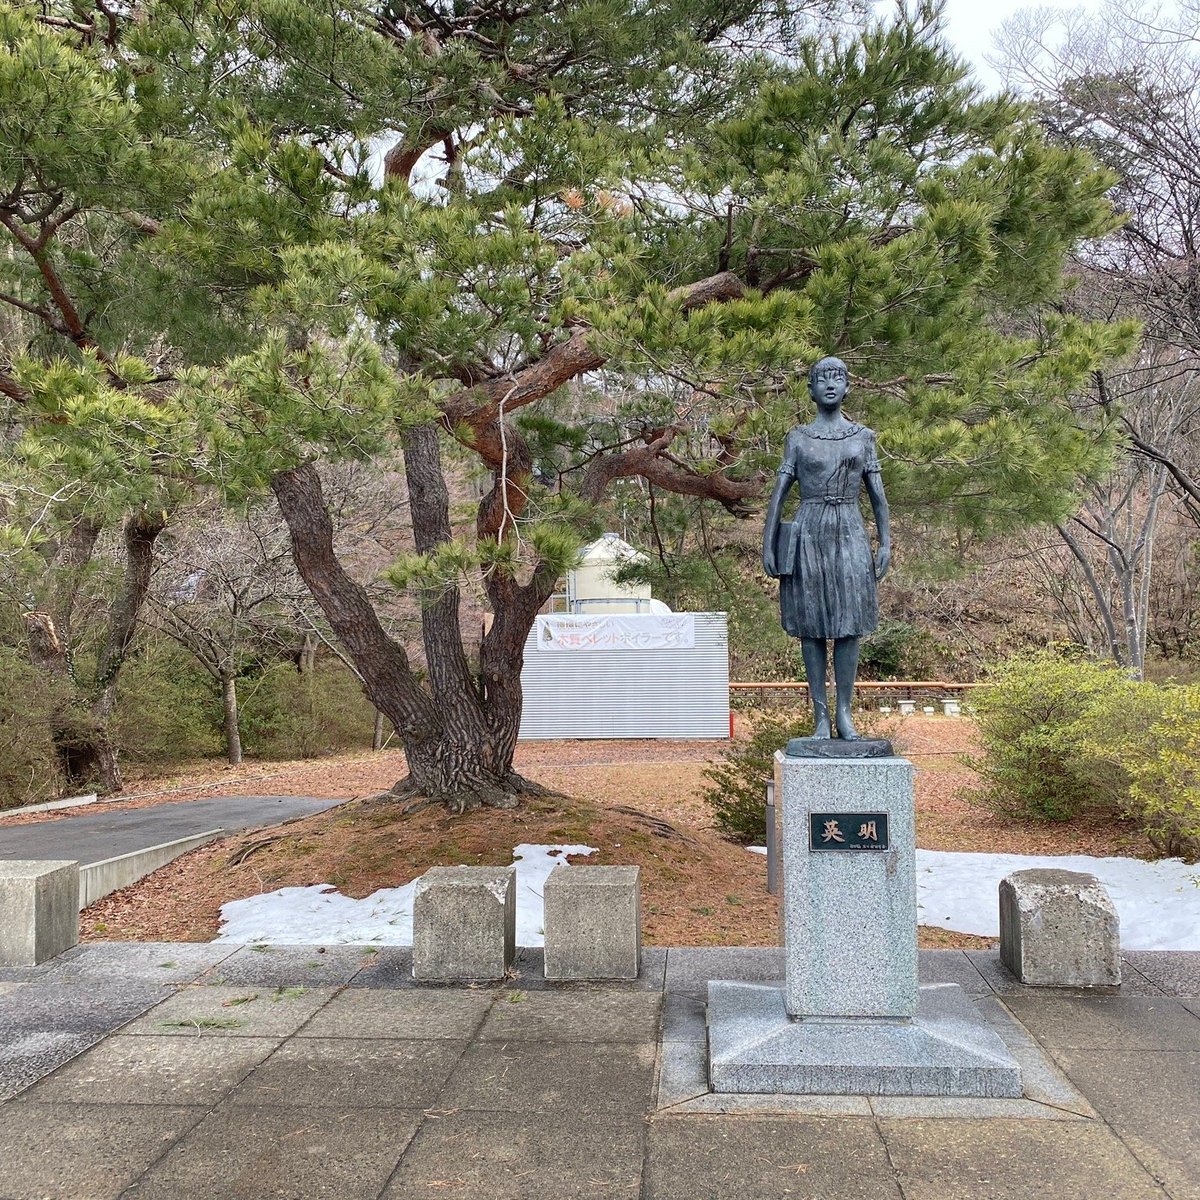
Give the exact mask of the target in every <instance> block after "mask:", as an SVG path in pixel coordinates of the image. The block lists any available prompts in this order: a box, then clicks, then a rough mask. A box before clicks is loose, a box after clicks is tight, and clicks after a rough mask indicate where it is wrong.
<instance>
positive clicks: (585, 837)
mask: <svg viewBox="0 0 1200 1200" xmlns="http://www.w3.org/2000/svg"><path fill="white" fill-rule="evenodd" d="M972 736H973V726H972V724H971V722H970V721H968V720H966V719H958V720H954V719H946V718H941V717H932V718H928V717H913V718H909V719H908V720H906V721H905V722H904V723H903V726H902V728H900V729H899V730H898V732H897V733H896V741H897V744H898V747H899V748H900V749H901V750H902V752H903V753H905V754H906V755H907V756H908V757H910V758H911V759H912V760H913V761H914V763H916V765H917V767H918V773H917V837H918V843H919V844H920V845H921V846H923V847H927V848H930V849H939V850H982V851H997V852H1010V853H1048V854H1062V853H1090V854H1111V853H1124V854H1130V853H1140V852H1143V851H1144V849H1145V847H1144V844H1143V843H1141V842H1140V839H1139V838H1138V837H1137V834H1136V831H1134V830H1132V829H1130V828H1129V827H1127V826H1124V825H1122V824H1121V823H1119V822H1112V821H1108V822H1095V823H1092V824H1087V825H1082V826H1081V825H1080V824H1078V823H1074V824H1071V825H1064V826H1035V827H1030V826H1026V825H1018V824H1013V823H1009V822H1005V821H1002V820H1000V819H999V818H996V817H994V816H991V815H990V814H988V813H986V812H984V811H982V810H981V809H979V808H976V807H973V806H972V805H971V804H970V803H969V802H968V800H967V798H966V796H967V792H968V790H969V786H970V783H971V772H970V770H969V769H968V768H966V767H964V766H963V765H961V763H960V761H959V755H961V754H962V753H963V752H964V751H967V750H970V749H971V748H972V745H971V739H972ZM722 749H723V744H722V743H714V742H685V741H645V742H545V743H527V744H523V745H522V746H521V747H520V748H519V750H518V755H517V767H518V769H519V770H521V771H522V772H523V773H524V774H526V775H528V776H530V777H531V778H534V779H536V780H537V781H538V782H540V783H544V784H547V785H548V786H550V787H552V788H554V789H556V790H558V791H560V792H562V793H563V794H564V796H565V797H570V799H563V800H547V799H532V800H529V801H527V802H526V803H525V804H523V805H522V807H521V808H520V809H518V810H515V811H511V812H500V811H495V810H489V811H486V812H475V813H469V814H467V815H466V816H462V817H451V816H448V815H447V814H446V813H445V812H444V811H442V810H440V809H437V810H433V809H429V810H425V811H422V812H418V813H415V814H412V815H410V816H402V815H401V813H400V811H399V808H398V806H397V805H395V804H393V803H390V802H386V801H379V800H371V799H357V800H354V801H352V802H351V803H349V804H346V805H343V806H341V807H339V808H337V809H335V810H332V811H330V812H326V813H321V814H319V815H317V816H313V817H309V818H306V819H304V820H301V821H296V822H293V823H291V824H289V825H287V826H284V827H282V828H279V829H275V830H270V831H267V832H265V833H262V832H260V833H254V832H250V833H246V834H242V835H237V836H233V837H228V838H225V839H222V840H221V841H219V842H216V843H213V844H212V845H210V846H207V847H205V848H203V849H201V850H197V851H193V852H192V853H190V854H188V855H185V856H184V857H182V858H180V859H177V860H176V861H175V862H174V863H171V864H170V865H168V866H166V867H164V868H162V869H161V870H159V871H157V872H155V873H154V874H153V875H151V876H149V877H148V878H147V879H145V880H143V881H142V882H141V883H138V884H135V885H134V886H133V887H130V888H126V889H125V890H124V891H122V892H118V893H115V894H114V895H112V896H109V897H107V898H105V899H104V900H102V901H100V902H99V903H97V904H95V905H93V906H92V907H90V908H89V909H87V910H86V912H85V913H84V914H83V917H82V925H83V936H84V938H85V939H90V940H106V939H112V940H160V939H161V940H166V941H207V940H208V939H210V938H212V937H213V936H214V935H215V933H216V932H217V927H218V915H219V910H220V906H221V905H222V904H223V903H225V902H226V901H228V900H235V899H241V898H243V897H245V896H250V895H255V894H258V893H259V892H264V891H272V890H274V889H275V888H278V887H285V886H302V885H307V884H314V883H329V884H333V885H335V886H336V887H338V888H339V889H340V890H341V891H343V892H344V893H346V894H347V895H351V896H358V897H361V896H365V895H368V894H370V893H371V892H373V891H376V890H377V889H379V888H384V887H396V886H398V885H400V884H402V883H407V882H408V881H409V880H411V879H413V878H415V877H416V876H418V875H420V874H422V873H423V872H424V871H425V870H426V869H427V868H429V867H431V866H435V865H455V864H488V865H496V864H507V863H509V862H510V861H511V857H512V848H513V846H515V845H516V844H518V843H519V842H535V843H536V842H542V843H559V842H568V843H569V842H574V843H586V844H588V845H592V846H595V847H597V849H598V853H597V854H595V855H593V856H590V857H589V858H588V859H587V861H588V862H589V863H622V864H634V865H637V866H639V867H641V868H642V902H643V910H644V932H645V938H646V941H647V942H648V943H651V944H659V945H675V946H696V945H768V944H771V943H773V942H775V941H776V940H777V921H778V911H777V907H776V902H775V899H774V897H772V896H770V895H768V894H767V892H766V887H765V884H766V878H765V876H766V864H765V860H764V859H763V857H762V856H761V855H755V854H750V853H748V852H747V851H746V850H745V849H744V848H743V847H741V846H739V845H736V844H735V843H733V842H730V841H727V840H726V839H724V838H722V837H721V836H719V835H718V834H717V833H716V831H715V830H714V829H713V828H712V825H711V821H710V818H709V812H708V809H707V806H706V805H705V804H704V802H703V799H702V794H703V790H704V786H705V780H704V778H703V770H704V768H705V766H706V765H707V764H708V763H709V762H711V761H712V760H713V759H714V758H715V757H717V756H719V755H720V753H721V752H722ZM402 773H403V757H402V755H400V754H399V753H398V752H394V751H389V752H384V753H382V754H371V755H362V754H360V755H346V756H341V757H339V758H335V759H325V760H320V761H317V762H308V763H287V764H278V765H277V766H275V767H272V768H271V769H270V770H269V772H267V771H264V767H263V764H254V765H250V766H247V767H243V768H239V769H236V770H228V769H221V768H213V767H211V766H207V767H204V768H202V769H200V770H198V771H196V772H194V773H190V774H181V775H179V776H176V777H174V778H172V779H171V780H159V781H152V780H149V779H145V780H142V781H140V783H141V789H140V790H142V791H143V792H161V791H163V790H164V789H165V788H166V787H174V788H192V789H195V790H191V791H188V792H184V793H182V797H185V798H192V797H197V796H201V795H208V794H213V793H221V794H243V795H254V794H264V793H266V792H270V793H272V794H292V795H328V796H350V797H354V796H359V797H362V796H368V795H372V794H374V793H377V792H379V791H381V790H383V789H384V788H386V787H387V786H389V785H390V784H391V783H392V782H394V781H395V780H396V779H397V778H398V777H399V776H400V775H401V774H402ZM268 774H269V777H270V778H269V786H265V785H266V784H267V783H268V779H267V777H266V776H267V775H268ZM152 783H158V784H161V786H151V784H152ZM172 799H175V800H180V799H181V794H180V793H178V792H176V793H174V794H173V795H168V796H163V795H156V796H142V797H141V798H139V799H133V800H131V801H128V802H126V803H128V804H131V805H135V806H138V807H141V806H143V805H145V804H151V803H163V802H166V801H168V800H172ZM182 802H185V803H186V799H182ZM124 806H125V805H124V804H122V805H114V807H124ZM85 811H86V810H85ZM92 811H94V809H93V810H92ZM55 816H58V814H55ZM59 819H70V818H69V817H66V818H61V817H60V818H59ZM989 944H991V943H990V941H989V939H986V938H976V937H971V936H969V935H966V934H956V933H948V932H947V931H945V930H941V929H932V928H922V930H921V945H923V946H941V947H944V946H985V945H989Z"/></svg>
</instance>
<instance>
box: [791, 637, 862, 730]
mask: <svg viewBox="0 0 1200 1200" xmlns="http://www.w3.org/2000/svg"><path fill="white" fill-rule="evenodd" d="M804 662H805V664H806V665H807V663H808V659H807V658H805V660H804ZM857 675H858V638H856V637H843V638H838V639H837V640H836V641H835V642H834V643H833V679H834V684H835V686H836V688H837V731H838V737H840V738H844V739H846V740H847V741H853V740H854V739H856V738H857V737H858V730H857V729H855V728H854V722H853V721H852V720H851V719H850V702H851V701H852V700H853V699H854V680H855V677H856V676H857ZM824 688H825V680H824V674H823V673H822V678H821V690H822V692H823V691H824Z"/></svg>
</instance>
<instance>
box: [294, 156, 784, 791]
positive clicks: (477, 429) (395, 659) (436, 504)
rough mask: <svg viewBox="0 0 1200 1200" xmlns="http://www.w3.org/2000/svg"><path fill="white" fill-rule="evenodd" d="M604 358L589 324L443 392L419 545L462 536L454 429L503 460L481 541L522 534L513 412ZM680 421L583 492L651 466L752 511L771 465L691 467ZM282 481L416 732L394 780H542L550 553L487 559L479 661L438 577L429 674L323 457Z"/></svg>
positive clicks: (414, 444) (419, 491)
mask: <svg viewBox="0 0 1200 1200" xmlns="http://www.w3.org/2000/svg"><path fill="white" fill-rule="evenodd" d="M401 166H402V164H401ZM743 293H744V288H743V286H742V284H741V281H740V280H739V279H738V278H737V276H735V275H733V274H732V273H730V272H722V273H720V274H718V275H715V276H713V277H712V278H709V279H703V280H699V281H697V282H696V283H694V284H691V285H689V286H688V287H685V288H681V289H679V290H678V292H677V293H676V296H675V299H676V300H677V301H678V302H679V304H680V307H681V309H682V310H684V311H688V310H690V309H694V308H698V307H700V306H702V305H705V304H712V303H721V302H723V301H727V300H731V299H736V298H737V297H739V296H741V295H742V294H743ZM604 362H605V358H604V355H603V354H602V353H600V352H599V351H598V350H596V348H595V347H594V346H593V344H592V341H591V339H590V337H589V332H588V331H587V330H585V329H579V330H575V331H573V332H572V333H571V334H570V335H569V336H568V337H567V338H565V340H563V341H561V342H559V343H557V344H555V345H553V346H551V347H550V348H549V349H548V350H547V351H546V352H545V353H544V354H543V355H542V357H541V358H540V359H538V360H537V361H535V362H533V363H530V364H528V365H527V366H525V367H524V368H522V369H520V370H517V371H512V372H508V373H505V374H503V375H497V376H496V377H494V378H482V377H480V376H479V374H478V373H476V372H471V373H469V378H465V379H464V380H463V382H464V384H465V386H464V387H462V388H461V390H459V391H457V392H454V393H451V394H450V395H448V396H446V397H445V398H444V399H443V400H442V401H441V420H440V421H439V422H431V423H428V424H425V425H421V426H418V427H416V428H412V429H408V430H406V431H405V432H404V435H403V438H404V462H405V475H406V480H407V483H408V493H409V503H410V511H411V516H412V525H413V536H414V540H415V543H416V550H417V552H418V553H419V554H422V555H428V556H432V555H435V554H436V552H437V550H438V549H439V547H441V546H444V545H446V544H447V543H449V542H450V541H451V539H452V537H453V531H452V527H451V520H450V500H449V495H448V492H447V488H446V481H445V475H444V472H443V468H442V461H441V450H440V437H441V434H442V432H443V431H445V432H449V433H450V434H451V435H452V436H454V437H456V438H457V439H458V440H459V441H460V442H462V444H463V445H464V446H465V447H467V448H468V449H470V450H471V451H472V452H473V453H475V454H476V455H477V456H478V457H479V459H480V460H481V461H482V463H483V464H484V466H485V467H486V468H487V469H488V470H489V471H490V473H491V477H492V486H491V488H490V489H489V491H488V492H487V494H486V495H485V496H484V497H483V499H482V500H481V501H480V504H479V508H478V512H477V515H476V529H475V533H476V538H477V540H478V542H479V543H481V544H486V543H488V542H493V543H495V542H505V541H507V540H509V539H511V538H513V537H515V536H516V533H517V522H518V520H519V519H520V517H521V516H522V514H523V512H524V511H525V509H526V507H527V505H528V502H529V494H528V488H529V482H530V478H531V476H532V471H533V459H532V455H531V454H530V451H529V448H528V446H527V445H526V443H525V440H524V438H523V437H522V435H521V433H520V430H519V429H518V428H517V426H516V425H515V424H514V423H513V422H512V420H511V416H512V414H513V412H514V411H515V410H517V409H519V408H521V407H524V406H525V405H528V404H531V403H534V402H535V401H537V400H540V399H542V398H544V397H545V396H548V395H550V393H552V392H553V391H555V390H556V389H558V388H560V387H562V386H563V385H564V384H565V383H567V382H568V381H570V380H571V379H575V378H577V377H578V376H580V375H582V374H585V373H586V372H588V371H593V370H596V369H598V368H599V367H602V366H603V365H604ZM679 433H680V430H677V429H674V428H667V429H657V430H652V431H648V432H647V433H646V434H644V435H643V437H642V439H641V443H640V444H633V445H629V444H625V445H623V446H622V447H619V448H614V449H613V450H611V451H608V452H606V453H604V454H601V455H598V456H596V457H595V458H593V459H592V461H591V462H590V463H589V465H588V466H587V468H586V469H585V471H584V472H583V473H582V475H581V477H580V478H579V480H578V481H577V485H576V486H577V487H578V490H579V494H580V495H581V497H582V498H584V499H585V500H587V501H589V502H591V503H596V502H598V501H599V500H600V499H602V497H603V495H604V493H605V491H606V490H607V488H608V486H609V484H610V483H611V482H612V481H613V480H615V479H618V478H622V477H628V476H631V475H641V476H643V477H645V478H646V479H648V480H650V481H651V482H652V483H654V484H655V485H657V486H660V487H662V488H664V489H667V490H670V491H676V492H682V493H685V494H689V495H695V496H703V497H707V498H711V499H714V500H717V501H718V502H719V503H721V504H724V505H725V506H726V507H727V508H729V509H730V510H731V511H734V512H743V511H744V510H745V506H746V505H747V503H748V502H749V501H751V500H752V499H753V498H755V497H757V496H758V494H759V493H760V492H761V489H762V483H763V481H762V478H761V477H760V476H757V475H755V476H752V477H748V478H737V477H735V476H733V475H731V474H729V473H728V472H729V469H730V468H733V467H735V466H736V458H732V457H728V456H727V457H723V458H722V459H721V460H720V464H719V465H720V468H721V469H720V470H717V471H700V470H696V469H694V468H692V467H690V466H688V465H687V464H686V463H685V462H684V461H682V460H681V459H680V458H679V457H677V456H675V455H673V454H671V452H670V447H671V443H672V441H673V440H674V439H675V438H676V437H677V436H678V435H679ZM271 486H272V490H273V491H274V493H275V497H276V499H277V501H278V502H279V506H280V510H281V512H282V514H283V518H284V521H285V522H286V523H287V527H288V531H289V533H290V536H291V543H292V550H293V554H294V557H295V561H296V566H297V568H298V570H299V571H300V574H301V576H302V578H303V579H304V582H305V583H306V584H307V585H308V588H309V590H310V591H311V592H312V594H313V597H314V598H315V600H316V601H317V603H318V605H319V606H320V608H321V610H322V612H323V613H324V614H325V617H326V619H327V620H328V621H329V623H330V626H331V628H332V630H333V632H334V634H335V636H336V637H337V638H338V640H339V641H340V642H341V644H342V646H343V647H344V649H345V651H346V653H347V654H348V655H349V657H350V659H351V660H352V661H353V663H354V665H355V667H356V668H357V669H358V671H359V673H360V675H361V677H362V680H363V689H364V691H365V692H366V694H367V696H368V698H369V699H370V700H371V702H372V703H373V704H374V705H375V707H376V708H377V709H378V710H379V711H380V712H381V713H383V714H384V716H386V717H387V718H388V719H389V720H390V721H391V722H392V723H393V724H394V725H395V727H396V731H397V734H398V735H399V737H400V739H401V741H402V743H403V746H404V751H405V757H406V759H407V762H408V770H409V774H408V776H407V778H406V779H404V780H401V781H400V782H399V783H398V784H397V785H396V787H395V788H394V789H393V792H394V793H395V794H396V795H397V796H401V797H410V796H411V797H420V798H421V800H422V801H443V802H445V803H447V804H448V805H449V806H450V807H451V808H453V809H456V810H458V811H462V810H464V809H466V808H471V807H475V806H477V805H480V804H485V805H495V806H503V807H510V806H512V805H514V804H516V803H517V802H518V800H519V796H520V795H521V794H522V793H526V792H532V791H537V790H540V789H538V788H536V785H533V784H531V783H529V782H528V781H527V780H525V779H522V778H521V777H520V776H519V775H517V774H516V773H515V772H514V771H513V769H512V761H513V753H514V751H515V749H516V742H517V732H518V729H519V727H520V722H521V706H522V700H523V696H522V691H521V669H522V667H523V666H524V647H525V640H526V638H527V636H528V634H529V630H530V628H531V627H532V625H533V621H534V618H535V616H536V615H537V613H538V611H539V610H540V609H541V608H542V606H543V605H544V604H545V603H546V601H547V600H548V599H549V598H550V596H551V595H552V594H553V592H554V589H555V587H556V585H557V582H558V573H557V569H556V568H554V567H553V566H551V565H549V564H547V563H544V562H541V561H538V562H535V563H534V564H533V566H532V568H526V570H525V573H524V577H522V576H521V575H518V574H517V573H515V572H514V571H513V570H511V569H502V568H499V567H492V568H489V569H486V570H485V571H484V573H483V585H484V591H485V593H486V595H487V599H488V602H489V606H490V608H491V611H492V614H493V619H492V622H491V624H490V626H489V627H488V628H487V631H486V633H485V634H484V636H483V640H482V642H481V644H480V650H479V659H478V663H477V664H473V663H472V662H471V660H470V658H469V657H468V654H467V651H466V647H465V646H464V643H463V637H462V630H461V626H460V621H459V609H460V601H461V592H460V584H459V581H458V580H457V579H438V580H427V581H426V582H425V583H424V584H423V586H422V588H421V595H420V600H421V632H422V639H423V643H424V650H425V661H426V664H427V670H426V672H425V674H424V676H422V675H421V674H420V673H419V672H418V671H416V670H414V668H413V666H412V664H410V662H409V660H408V658H407V656H406V654H405V652H404V650H403V648H402V647H401V646H400V645H399V644H398V643H396V642H395V641H394V640H393V639H392V638H391V637H389V635H388V634H387V632H386V631H385V630H384V628H383V626H382V624H381V623H380V621H379V618H378V616H377V615H376V613H375V610H374V608H373V607H372V605H371V603H370V600H369V599H368V597H367V594H366V592H365V590H364V589H363V588H362V587H361V586H360V585H359V584H358V583H357V582H356V581H355V580H354V579H353V578H352V577H351V576H350V575H349V574H348V573H347V571H346V570H345V568H344V567H343V566H342V564H341V563H340V562H339V560H338V558H337V555H336V553H335V551H334V544H333V525H332V522H331V520H330V516H329V513H328V511H327V509H326V505H325V500H324V497H323V495H322V490H321V480H320V476H319V474H318V472H317V469H316V467H315V465H313V464H311V463H308V464H305V465H302V466H300V467H297V468H295V469H293V470H289V471H284V472H281V473H280V474H278V475H276V476H275V477H274V479H273V480H272V484H271Z"/></svg>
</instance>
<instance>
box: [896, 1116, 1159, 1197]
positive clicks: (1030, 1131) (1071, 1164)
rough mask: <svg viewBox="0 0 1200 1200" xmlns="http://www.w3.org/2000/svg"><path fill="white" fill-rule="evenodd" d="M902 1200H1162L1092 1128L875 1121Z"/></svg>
mask: <svg viewBox="0 0 1200 1200" xmlns="http://www.w3.org/2000/svg"><path fill="white" fill-rule="evenodd" d="M879 1128H880V1129H881V1131H882V1133H883V1138H884V1141H885V1142H886V1143H887V1150H888V1155H889V1157H890V1159H891V1162H892V1165H893V1167H894V1168H895V1171H896V1177H897V1178H898V1180H899V1182H900V1186H901V1188H903V1192H904V1197H905V1200H985V1198H986V1200H1029V1198H1030V1197H1031V1196H1051V1197H1053V1198H1054V1200H1097V1197H1101V1196H1102V1197H1104V1200H1167V1198H1166V1194H1165V1193H1164V1192H1163V1191H1162V1189H1161V1188H1160V1187H1159V1186H1158V1185H1157V1184H1156V1183H1155V1182H1154V1180H1153V1179H1152V1178H1151V1177H1150V1175H1149V1174H1148V1173H1147V1171H1146V1169H1145V1168H1144V1167H1143V1166H1142V1165H1141V1164H1140V1163H1139V1162H1138V1161H1137V1160H1136V1159H1135V1158H1134V1157H1133V1155H1132V1154H1130V1152H1129V1151H1128V1150H1127V1149H1126V1148H1125V1146H1124V1145H1122V1143H1121V1140H1120V1139H1119V1138H1118V1137H1117V1136H1116V1135H1115V1134H1114V1133H1113V1132H1112V1131H1111V1130H1110V1129H1108V1128H1106V1127H1105V1126H1103V1125H1100V1124H1097V1123H1096V1122H1092V1121H1019V1120H1017V1121H1013V1120H996V1119H993V1120H977V1121H971V1120H961V1121H938V1120H928V1121H914V1120H898V1119H890V1118H880V1119H879Z"/></svg>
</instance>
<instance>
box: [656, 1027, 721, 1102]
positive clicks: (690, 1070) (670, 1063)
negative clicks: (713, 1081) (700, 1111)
mask: <svg viewBox="0 0 1200 1200" xmlns="http://www.w3.org/2000/svg"><path fill="white" fill-rule="evenodd" d="M707 1095H709V1091H708V1044H707V1042H703V1041H699V1042H697V1041H687V1042H663V1044H662V1046H661V1047H660V1049H659V1054H658V1076H657V1079H656V1080H655V1092H654V1104H655V1107H656V1108H660V1109H662V1108H672V1107H673V1106H675V1105H677V1104H683V1103H685V1102H686V1101H689V1100H695V1099H696V1098H697V1097H700V1096H707Z"/></svg>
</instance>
